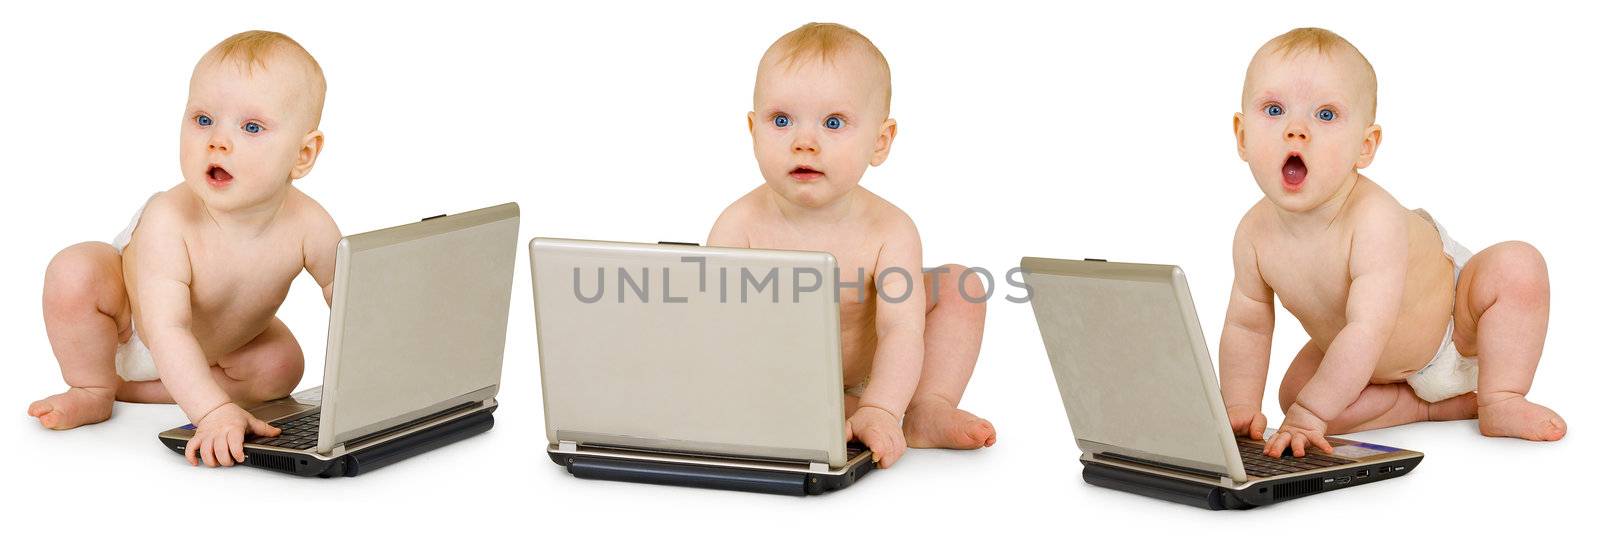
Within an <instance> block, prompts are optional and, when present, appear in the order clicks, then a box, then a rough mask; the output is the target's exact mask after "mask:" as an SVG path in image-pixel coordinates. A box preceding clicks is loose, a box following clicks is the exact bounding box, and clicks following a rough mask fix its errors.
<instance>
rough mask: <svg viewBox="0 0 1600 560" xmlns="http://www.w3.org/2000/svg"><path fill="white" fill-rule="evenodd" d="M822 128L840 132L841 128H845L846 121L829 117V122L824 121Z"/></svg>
mask: <svg viewBox="0 0 1600 560" xmlns="http://www.w3.org/2000/svg"><path fill="white" fill-rule="evenodd" d="M822 126H826V127H828V128H831V129H834V130H838V129H840V128H844V119H841V118H839V117H828V120H825V121H822Z"/></svg>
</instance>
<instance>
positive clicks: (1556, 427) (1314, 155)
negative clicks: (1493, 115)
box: [1219, 29, 1566, 456]
mask: <svg viewBox="0 0 1600 560" xmlns="http://www.w3.org/2000/svg"><path fill="white" fill-rule="evenodd" d="M1376 107H1377V76H1376V74H1375V73H1374V72H1373V70H1372V66H1371V65H1370V64H1369V63H1368V62H1367V59H1366V58H1365V57H1364V56H1362V54H1361V53H1360V52H1359V51H1357V50H1356V48H1355V46H1353V45H1351V44H1350V43H1349V42H1347V41H1345V40H1344V39H1343V38H1341V37H1339V36H1338V35H1335V34H1333V33H1331V32H1329V31H1326V30H1322V29H1296V30H1293V31H1290V32H1288V33H1286V34H1284V35H1282V36H1279V37H1277V38H1274V39H1273V40H1271V41H1269V42H1268V43H1267V44H1266V45H1265V46H1263V47H1261V49H1260V50H1259V51H1258V52H1257V53H1256V55H1255V58H1254V59H1252V60H1251V61H1250V66H1249V69H1248V70H1247V71H1246V74H1245V83H1244V92H1243V100H1242V110H1241V111H1240V112H1239V113H1238V114H1236V115H1234V118H1233V129H1234V134H1235V136H1236V139H1237V144H1238V150H1239V157H1240V158H1241V159H1243V160H1244V161H1245V162H1246V163H1248V164H1249V166H1250V172H1251V174H1252V175H1254V177H1255V180H1256V184H1257V185H1258V186H1259V187H1260V189H1261V191H1262V193H1263V194H1264V195H1265V197H1264V198H1262V199H1261V201H1260V202H1258V203H1256V204H1255V206H1253V207H1252V208H1251V209H1250V210H1249V211H1248V212H1246V213H1245V215H1244V218H1243V219H1242V220H1240V222H1239V226H1238V230H1237V233H1236V234H1235V238H1234V243H1233V255H1234V256H1233V259H1234V284H1233V294H1232V297H1231V299H1230V301H1229V304H1228V312H1227V321H1226V324H1225V326H1224V327H1223V332H1222V346H1221V352H1220V355H1219V369H1220V377H1221V382H1222V393H1223V401H1224V403H1225V404H1226V405H1227V407H1228V418H1229V422H1230V423H1231V424H1232V425H1233V428H1234V431H1235V432H1237V433H1239V434H1241V435H1249V436H1251V437H1254V438H1256V439H1261V438H1262V437H1263V435H1264V429H1265V427H1266V419H1265V417H1263V416H1262V414H1261V401H1262V393H1263V392H1264V390H1265V386H1266V380H1267V361H1268V355H1269V354H1270V352H1271V348H1272V333H1273V323H1274V319H1273V298H1274V297H1276V298H1277V299H1278V301H1281V302H1282V303H1283V306H1284V308H1286V309H1288V310H1289V312H1290V313H1292V314H1293V315H1294V316H1295V318H1296V319H1298V320H1299V321H1300V324H1301V326H1303V327H1304V328H1305V329H1306V332H1307V334H1309V335H1310V337H1311V341H1310V342H1309V343H1307V344H1306V345H1305V347H1304V348H1303V349H1301V350H1300V353H1299V355H1298V356H1297V357H1296V358H1295V359H1294V361H1293V363H1291V364H1290V365H1289V369H1288V371H1287V373H1285V375H1284V381H1283V385H1282V386H1281V387H1280V388H1279V391H1278V401H1279V404H1280V405H1281V406H1282V408H1283V411H1284V420H1283V424H1282V426H1281V427H1280V428H1279V429H1278V431H1277V433H1275V434H1274V435H1273V437H1272V438H1271V439H1270V440H1269V441H1268V442H1267V444H1266V445H1265V448H1266V453H1267V454H1268V455H1273V456H1279V455H1281V454H1282V453H1284V452H1285V451H1289V452H1292V453H1293V454H1294V455H1295V456H1301V455H1304V453H1305V449H1306V447H1307V446H1308V445H1310V446H1315V447H1317V448H1320V449H1322V450H1324V451H1329V452H1331V451H1332V448H1331V446H1330V445H1329V443H1328V441H1327V439H1326V438H1325V435H1327V434H1338V433H1346V432H1355V431H1361V430H1369V429H1375V428H1382V427H1386V426H1394V425H1398V424H1405V423H1410V422H1421V421H1429V420H1456V419H1469V418H1478V421H1479V430H1480V431H1481V432H1482V433H1483V434H1484V435H1487V436H1510V437H1519V438H1524V439H1529V440H1540V441H1549V440H1556V439H1560V438H1561V437H1562V436H1563V435H1565V434H1566V423H1565V422H1564V421H1563V420H1562V418H1561V417H1560V416H1559V415H1557V414H1556V413H1555V412H1554V411H1551V410H1550V409H1548V408H1545V407H1544V406H1541V405H1538V404H1534V403H1533V402H1530V401H1528V400H1527V398H1526V395H1527V393H1528V390H1529V388H1530V387H1531V386H1532V383H1533V375H1534V370H1535V369H1536V368H1537V366H1538V364H1539V356H1540V353H1541V352H1542V351H1543V347H1544V338H1545V328H1546V326H1547V324H1548V321H1549V311H1550V286H1549V279H1548V275H1547V273H1546V269H1545V264H1544V258H1543V256H1541V255H1540V253H1539V252H1538V251H1537V250H1535V249H1534V248H1533V247H1532V246H1531V245H1528V244H1527V243H1522V242H1516V241H1511V242H1505V243H1500V244H1496V245H1493V246H1490V247H1488V248H1487V249H1484V250H1482V251H1480V252H1478V253H1476V254H1473V253H1472V252H1471V251H1469V250H1467V249H1466V248H1465V247H1463V246H1461V245H1460V244H1459V243H1456V242H1455V241H1454V240H1453V239H1452V238H1451V237H1450V236H1449V235H1448V234H1447V233H1446V232H1445V229H1444V227H1443V226H1442V225H1441V224H1440V222H1439V221H1437V220H1435V219H1434V218H1433V217H1432V216H1430V215H1429V214H1428V213H1426V212H1424V211H1421V210H1408V209H1406V207H1404V206H1402V205H1401V204H1400V203H1399V202H1398V201H1396V200H1395V198H1394V197H1393V196H1391V195H1390V194H1389V193H1388V192H1387V191H1385V190H1384V189H1383V188H1381V187H1379V186H1378V185H1377V184H1376V183H1374V182H1372V180H1370V179H1368V178H1367V177H1366V176H1364V175H1362V174H1361V173H1360V171H1359V170H1361V169H1363V168H1366V167H1367V166H1368V165H1369V164H1371V163H1372V160H1373V157H1374V156H1375V155H1376V153H1377V151H1378V145H1379V143H1380V142H1381V140H1382V138H1383V135H1382V129H1381V128H1380V127H1379V126H1378V125H1377V124H1375V114H1376Z"/></svg>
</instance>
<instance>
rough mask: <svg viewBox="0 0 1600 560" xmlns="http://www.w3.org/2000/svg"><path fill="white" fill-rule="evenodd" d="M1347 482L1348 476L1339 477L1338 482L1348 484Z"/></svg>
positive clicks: (1348, 480)
mask: <svg viewBox="0 0 1600 560" xmlns="http://www.w3.org/2000/svg"><path fill="white" fill-rule="evenodd" d="M1349 483H1350V477H1348V476H1341V477H1339V484H1349Z"/></svg>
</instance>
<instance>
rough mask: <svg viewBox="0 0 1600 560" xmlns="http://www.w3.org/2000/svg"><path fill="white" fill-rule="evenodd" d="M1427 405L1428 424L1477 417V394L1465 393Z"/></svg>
mask: <svg viewBox="0 0 1600 560" xmlns="http://www.w3.org/2000/svg"><path fill="white" fill-rule="evenodd" d="M1419 400H1420V399H1419ZM1427 404H1428V418H1427V420H1428V421H1430V422H1441V421H1446V420H1471V419H1473V418H1477V417H1478V394H1477V393H1466V394H1462V395H1459V396H1455V397H1450V398H1448V399H1445V400H1442V401H1439V402H1436V403H1427Z"/></svg>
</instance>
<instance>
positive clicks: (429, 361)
mask: <svg viewBox="0 0 1600 560" xmlns="http://www.w3.org/2000/svg"><path fill="white" fill-rule="evenodd" d="M518 219H519V211H518V208H517V205H516V204H514V203H512V204H502V205H499V206H494V207H491V208H484V209H481V210H475V211H472V212H466V213H462V214H456V215H451V216H441V217H436V218H429V219H427V220H423V221H421V222H417V223H413V224H407V225H403V226H399V227H392V228H389V229H383V230H378V231H373V232H369V233H363V234H359V235H351V236H349V237H345V238H344V239H343V240H341V241H339V251H338V261H337V264H336V265H335V272H334V281H333V311H332V313H331V315H330V317H329V319H328V354H327V363H326V365H325V366H324V368H323V375H322V421H321V422H322V423H321V427H320V430H319V432H318V438H317V451H318V452H319V453H324V454H326V453H329V452H331V451H332V450H333V449H334V448H335V447H336V446H338V445H339V444H343V443H346V442H349V441H351V440H354V439H357V438H360V437H362V436H365V435H369V434H373V433H376V432H381V431H383V430H387V429H389V428H393V427H395V426H399V425H402V424H405V423H407V422H411V421H414V420H417V419H419V418H424V417H427V416H430V415H433V414H436V413H439V412H441V411H444V410H448V409H451V408H454V407H457V406H460V405H463V404H468V403H476V402H482V401H485V400H487V399H490V398H493V397H494V396H495V393H496V391H498V389H499V386H500V364H501V359H502V358H503V356H504V350H505V341H506V315H507V312H508V311H509V307H510V303H511V275H512V272H513V270H514V269H515V265H516V257H517V223H518Z"/></svg>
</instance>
